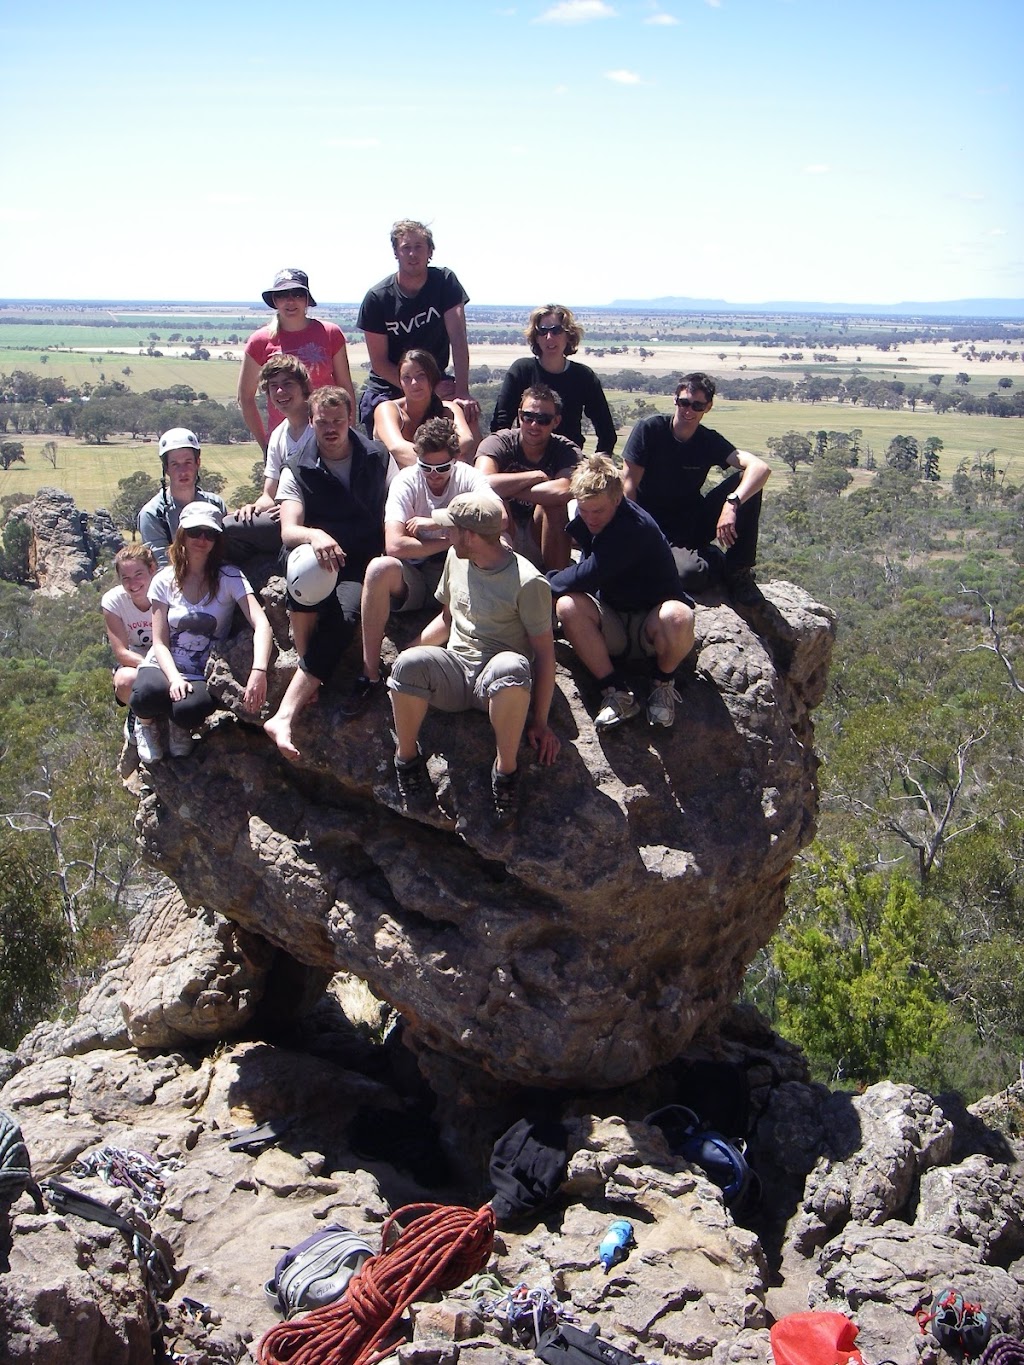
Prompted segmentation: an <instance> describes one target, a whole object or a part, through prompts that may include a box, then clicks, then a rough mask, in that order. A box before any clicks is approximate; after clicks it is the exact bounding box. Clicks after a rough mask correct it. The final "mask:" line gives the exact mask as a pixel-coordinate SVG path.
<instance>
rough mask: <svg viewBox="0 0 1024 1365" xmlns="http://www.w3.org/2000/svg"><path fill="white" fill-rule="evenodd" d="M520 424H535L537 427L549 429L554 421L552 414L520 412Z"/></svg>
mask: <svg viewBox="0 0 1024 1365" xmlns="http://www.w3.org/2000/svg"><path fill="white" fill-rule="evenodd" d="M519 420H520V422H536V423H537V425H538V426H539V427H549V426H550V425H551V423H552V422H553V421H554V420H555V415H554V413H552V412H520V414H519Z"/></svg>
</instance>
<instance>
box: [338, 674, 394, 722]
mask: <svg viewBox="0 0 1024 1365" xmlns="http://www.w3.org/2000/svg"><path fill="white" fill-rule="evenodd" d="M383 686H384V679H383V678H368V677H367V676H366V674H365V673H360V675H359V677H358V678H356V680H355V682H354V683H353V684H352V690H351V691H350V692H349V694H348V696H346V697H342V699H341V706H340V707H339V710H340V711H341V714H342V715H343V716H358V715H359V713H360V711H362V710H364V709H365V707H366V706H367V705H368V703H369V701H370V698H371V697H373V696H375V695H376V694H377V693H378V692H379V691H380V690H381V689H382V688H383Z"/></svg>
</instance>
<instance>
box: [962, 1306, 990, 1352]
mask: <svg viewBox="0 0 1024 1365" xmlns="http://www.w3.org/2000/svg"><path fill="white" fill-rule="evenodd" d="M991 1335H992V1320H991V1319H990V1318H989V1315H988V1314H987V1313H986V1312H985V1310H984V1308H982V1306H981V1304H978V1303H965V1304H964V1311H963V1316H962V1317H961V1319H960V1344H961V1346H962V1347H963V1348H964V1355H965V1356H980V1355H981V1353H982V1351H983V1350H984V1349H985V1347H986V1346H987V1345H988V1339H989V1337H990V1336H991Z"/></svg>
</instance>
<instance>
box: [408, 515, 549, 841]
mask: <svg viewBox="0 0 1024 1365" xmlns="http://www.w3.org/2000/svg"><path fill="white" fill-rule="evenodd" d="M433 519H434V520H435V521H436V522H438V524H439V525H441V526H447V527H450V528H451V549H450V550H449V551H448V554H447V557H446V559H445V563H444V569H443V570H442V573H441V581H440V583H439V584H438V587H437V591H436V593H435V594H434V596H435V597H436V598H437V600H438V601H439V602H440V603H441V606H442V611H441V614H440V615H439V616H437V617H435V619H434V620H433V621H431V623H430V624H429V625H428V626H427V627H426V628H425V629H424V631H423V633H422V635H421V636H420V638H419V642H418V643H417V644H416V645H413V646H412V648H410V649H407V650H404V651H403V652H402V653H401V654H400V655H399V656H398V659H397V660H396V661H395V665H394V667H393V669H392V670H391V676H390V678H389V679H388V689H389V691H390V693H391V707H392V710H393V712H394V717H395V733H396V736H397V740H398V744H397V749H396V752H395V773H396V776H397V779H398V789H399V791H400V792H401V794H402V798H403V800H404V801H405V802H406V804H407V805H408V804H413V803H415V802H418V801H421V800H422V799H423V798H424V797H425V796H426V795H427V794H428V792H429V784H430V776H429V774H428V772H427V766H426V763H425V761H424V758H423V755H422V753H421V752H420V747H419V744H418V743H417V738H418V736H419V732H420V728H421V726H422V725H423V721H424V719H425V717H426V714H427V710H428V708H429V707H431V706H434V707H436V708H437V709H438V710H439V711H466V710H469V709H471V708H475V709H478V710H481V711H486V712H487V715H488V718H489V719H490V722H491V728H492V729H493V730H494V738H495V745H496V749H497V754H496V757H495V760H494V765H493V767H492V768H491V794H492V796H493V799H494V813H495V818H496V820H497V822H498V823H499V824H508V823H509V822H510V821H511V820H513V819H514V818H515V814H516V810H517V808H518V800H519V793H518V782H519V765H518V753H519V743H520V740H521V739H522V736H523V730H524V729H525V730H526V735H527V738H528V739H529V741H530V744H531V745H532V747H533V748H534V749H535V750H536V751H537V757H538V758H539V760H540V762H541V763H544V764H550V763H554V761H555V759H556V758H557V757H558V751H559V749H560V748H561V747H562V746H561V743H560V741H559V739H558V737H557V736H556V735H555V733H554V731H553V730H552V729H551V727H550V725H549V724H548V712H549V711H550V708H551V698H552V696H553V694H554V688H555V642H554V637H553V635H552V631H551V589H550V588H549V587H548V585H547V583H546V581H545V580H544V578H543V576H542V575H541V574H540V572H539V571H538V570H537V569H535V568H534V566H533V565H532V564H530V563H529V561H528V560H526V559H523V558H522V557H521V556H520V555H517V554H515V553H514V552H513V551H512V550H510V549H509V548H508V547H507V546H506V545H505V544H503V543H502V539H501V527H502V521H503V508H502V504H501V502H500V501H499V500H498V498H497V497H496V496H495V495H494V494H493V493H491V492H490V491H489V490H476V491H474V492H470V493H462V494H460V495H459V496H458V497H456V498H453V499H452V501H451V502H450V503H449V505H448V506H447V507H445V508H439V509H437V510H436V511H435V512H434V513H433ZM531 657H532V660H533V665H532V668H531V663H530V659H531ZM531 702H532V717H531V716H530V711H531ZM528 719H529V723H527V721H528Z"/></svg>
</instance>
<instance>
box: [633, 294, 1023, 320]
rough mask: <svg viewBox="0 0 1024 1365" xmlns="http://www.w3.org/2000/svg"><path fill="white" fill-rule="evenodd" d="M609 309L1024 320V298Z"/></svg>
mask: <svg viewBox="0 0 1024 1365" xmlns="http://www.w3.org/2000/svg"><path fill="white" fill-rule="evenodd" d="M606 307H607V309H608V310H609V311H613V310H615V309H618V310H619V311H621V312H629V313H636V312H649V313H805V314H806V313H811V314H816V313H823V314H826V315H827V316H828V317H836V316H843V315H847V316H849V317H858V318H860V317H866V318H1009V319H1011V320H1014V321H1016V320H1018V319H1020V320H1024V299H947V300H944V301H940V302H938V303H798V302H795V301H794V300H792V299H779V300H777V301H776V300H772V301H769V302H768V303H727V302H726V301H725V299H691V298H686V297H683V296H680V295H673V296H672V297H665V298H660V299H613V301H612V302H611V303H609V304H607V305H606Z"/></svg>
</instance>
